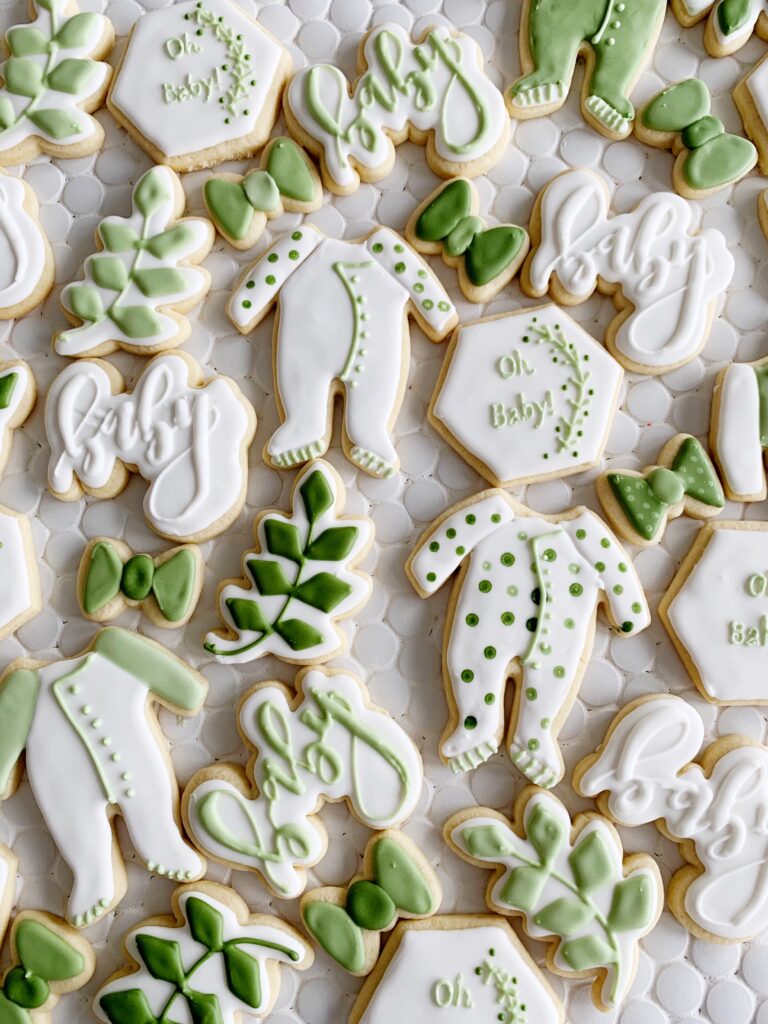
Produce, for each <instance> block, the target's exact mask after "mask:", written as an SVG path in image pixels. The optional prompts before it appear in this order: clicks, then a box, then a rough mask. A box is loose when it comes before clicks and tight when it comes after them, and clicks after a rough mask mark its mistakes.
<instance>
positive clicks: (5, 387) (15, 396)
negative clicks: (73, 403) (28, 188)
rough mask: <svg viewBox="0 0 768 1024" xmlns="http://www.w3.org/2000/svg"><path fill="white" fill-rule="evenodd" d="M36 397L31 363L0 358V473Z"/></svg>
mask: <svg viewBox="0 0 768 1024" xmlns="http://www.w3.org/2000/svg"><path fill="white" fill-rule="evenodd" d="M0 182H2V178H0ZM36 400H37V384H36V383H35V378H34V377H33V376H32V371H31V370H30V368H29V366H28V365H27V364H26V363H25V362H23V361H22V360H21V359H13V360H10V361H8V362H2V361H0V475H1V474H2V472H3V470H4V469H5V467H6V465H7V464H8V459H9V458H10V456H11V448H12V446H13V435H14V431H15V430H16V429H17V428H18V427H20V426H21V425H22V423H24V422H25V421H26V419H27V418H28V416H29V414H30V413H31V412H32V410H33V409H34V407H35V401H36Z"/></svg>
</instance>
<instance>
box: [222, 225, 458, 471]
mask: <svg viewBox="0 0 768 1024" xmlns="http://www.w3.org/2000/svg"><path fill="white" fill-rule="evenodd" d="M275 302H278V303H279V312H278V317H277V321H276V325H275V338H274V345H275V354H274V363H275V378H276V383H277V389H278V399H279V401H278V408H279V411H280V413H281V417H282V419H283V423H282V424H281V426H280V427H278V429H277V430H276V431H275V433H274V434H273V435H272V437H271V438H270V439H269V441H268V442H267V444H266V447H265V449H264V453H265V458H267V459H268V461H269V462H271V463H272V464H273V465H275V466H280V467H283V468H285V467H288V466H293V465H296V464H297V463H301V462H306V461H307V460H308V459H311V458H313V457H314V456H317V455H323V454H324V453H325V452H326V451H327V450H328V446H329V443H330V436H331V427H332V415H331V414H332V411H333V399H334V396H335V394H336V393H337V392H340V393H341V394H343V396H344V401H345V417H344V432H343V439H344V449H345V452H346V453H347V456H348V458H349V459H350V460H351V461H352V462H354V463H355V464H356V465H358V466H360V467H361V468H362V469H364V470H365V471H366V472H368V473H371V474H372V475H374V476H383V477H386V476H391V475H392V474H393V473H395V472H396V471H397V469H398V466H399V460H398V456H397V452H396V451H395V447H394V444H393V441H392V436H391V427H392V425H393V423H394V421H395V419H396V417H397V413H398V411H399V408H400V403H401V401H402V397H403V391H404V385H405V378H406V375H407V368H408V360H409V354H410V346H409V335H408V328H407V322H406V315H407V314H409V313H410V314H412V315H413V316H415V318H416V320H417V322H418V324H419V326H421V327H422V328H423V329H424V330H425V331H426V332H427V334H428V335H429V336H430V337H431V338H432V339H433V340H436V341H439V340H440V339H441V338H443V337H445V335H446V334H448V333H449V332H450V331H451V330H452V329H453V327H454V326H455V325H456V322H457V315H456V309H455V307H454V305H453V303H452V302H451V300H450V298H449V296H448V294H447V292H446V291H445V289H444V288H443V287H442V285H441V284H440V282H439V281H438V279H437V278H436V277H435V275H434V274H433V273H432V271H431V270H430V269H429V268H428V267H427V265H426V263H425V262H424V261H423V260H422V258H421V257H420V256H419V255H417V253H415V252H414V251H413V249H412V248H411V247H410V246H409V245H408V244H407V242H405V241H403V239H402V238H400V236H399V235H396V234H395V233H394V232H393V231H390V230H389V229H387V228H376V229H375V230H374V231H373V232H372V233H371V234H370V235H368V236H367V237H366V238H361V239H357V240H355V241H340V240H338V239H334V238H326V236H325V235H323V234H322V232H320V231H319V230H318V229H317V228H314V227H312V226H311V225H309V224H305V225H303V226H302V227H301V228H298V229H297V230H295V231H292V232H291V233H290V234H287V235H283V236H282V237H281V238H279V239H278V240H277V242H276V243H275V244H274V245H273V246H272V247H271V248H270V249H268V250H267V252H265V253H264V254H263V255H262V256H261V257H260V258H259V259H258V260H257V261H256V263H254V264H253V266H252V267H250V268H249V270H248V271H247V272H246V274H245V276H244V277H243V279H242V281H241V282H240V284H239V285H238V287H237V288H236V289H235V292H234V294H233V295H232V298H231V299H230V302H229V305H228V307H227V313H228V315H229V317H230V319H231V320H232V322H233V324H234V325H235V327H237V329H238V330H239V331H240V332H241V333H243V334H247V333H249V332H250V331H251V330H253V328H254V327H255V326H256V324H258V323H259V321H260V320H261V319H263V317H264V316H265V315H266V314H267V312H268V311H269V309H270V308H271V306H272V305H273V303H275Z"/></svg>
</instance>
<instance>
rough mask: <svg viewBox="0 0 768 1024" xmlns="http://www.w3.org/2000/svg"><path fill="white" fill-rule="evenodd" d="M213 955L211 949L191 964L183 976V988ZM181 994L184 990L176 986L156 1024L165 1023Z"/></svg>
mask: <svg viewBox="0 0 768 1024" xmlns="http://www.w3.org/2000/svg"><path fill="white" fill-rule="evenodd" d="M213 955H214V954H213V950H212V949H209V950H206V952H205V953H203V955H202V956H201V957H200V958H199V959H198V960H196V961H195V963H194V964H192V966H191V967H190V969H189V970H188V971H187V972H186V974H185V975H184V988H186V987H187V982H188V981H189V979H190V978H191V977H192V975H193V974H194V973H195V971H197V970H198V969H199V968H200V967H202V966H203V964H204V963H206V961H208V960H210V958H211V957H212V956H213ZM183 992H184V989H182V988H179V986H178V985H177V986H176V989H175V991H174V992H173V993H172V994H171V995H170V996H169V998H168V999H167V1001H166V1003H165V1006H164V1007H163V1009H162V1011H161V1013H160V1016H159V1017H158V1018H157V1024H164V1021H167V1019H168V1014H169V1013H170V1012H171V1007H172V1006H173V1004H174V1003H175V1002H176V999H177V998H178V996H180V995H182V994H183Z"/></svg>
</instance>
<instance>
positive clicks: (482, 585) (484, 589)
mask: <svg viewBox="0 0 768 1024" xmlns="http://www.w3.org/2000/svg"><path fill="white" fill-rule="evenodd" d="M477 589H478V590H479V591H480V593H481V594H488V593H490V592H491V590H492V589H493V585H492V584H491V581H490V580H480V582H479V583H478V585H477Z"/></svg>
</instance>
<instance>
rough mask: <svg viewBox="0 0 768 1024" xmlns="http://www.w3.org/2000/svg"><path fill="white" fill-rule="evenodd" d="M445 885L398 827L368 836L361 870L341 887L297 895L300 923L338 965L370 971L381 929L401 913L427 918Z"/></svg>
mask: <svg viewBox="0 0 768 1024" xmlns="http://www.w3.org/2000/svg"><path fill="white" fill-rule="evenodd" d="M442 898H443V890H442V887H441V886H440V881H439V879H438V877H437V875H436V874H435V872H434V871H433V869H432V867H431V866H430V863H429V861H428V860H427V859H426V858H425V857H424V855H423V854H422V853H421V852H420V850H419V848H418V846H416V844H415V843H413V842H411V840H410V839H408V837H407V836H405V835H404V834H403V833H402V832H398V831H397V829H388V830H387V831H386V832H380V833H378V834H377V835H375V836H373V837H372V838H371V839H369V840H368V845H367V846H366V848H365V862H364V867H363V872H362V874H359V875H356V876H355V877H354V878H353V879H352V880H351V882H350V883H349V884H348V885H347V886H345V887H344V888H339V887H338V886H335V885H325V886H323V887H322V888H321V889H312V890H310V892H307V893H305V894H304V895H303V896H302V897H301V919H302V921H303V922H304V927H305V928H306V929H307V931H308V932H309V934H310V935H311V936H312V938H313V939H314V940H315V942H316V943H317V944H318V945H319V946H321V947H322V949H324V950H325V952H326V953H327V954H328V956H330V957H332V958H333V959H334V960H335V961H336V963H337V964H339V966H340V967H343V968H344V970H345V971H349V973H350V974H354V975H357V976H358V977H363V976H365V975H366V974H370V973H371V971H372V970H373V968H374V967H375V965H376V961H377V960H378V958H379V949H380V946H381V932H384V931H389V930H390V929H391V928H394V926H395V924H396V923H397V921H398V919H399V918H423V917H430V916H431V915H432V914H434V912H435V911H436V910H437V908H438V907H439V906H440V901H441V899H442Z"/></svg>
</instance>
